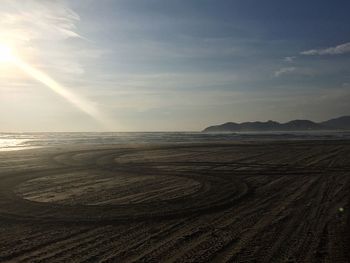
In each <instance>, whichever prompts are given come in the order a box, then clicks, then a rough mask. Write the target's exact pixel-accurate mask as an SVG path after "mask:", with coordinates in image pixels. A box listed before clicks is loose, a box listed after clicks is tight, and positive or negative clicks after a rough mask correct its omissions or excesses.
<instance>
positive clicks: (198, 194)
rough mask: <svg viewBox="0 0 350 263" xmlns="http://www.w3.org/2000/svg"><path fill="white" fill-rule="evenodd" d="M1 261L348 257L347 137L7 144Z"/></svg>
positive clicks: (2, 165) (0, 201)
mask: <svg viewBox="0 0 350 263" xmlns="http://www.w3.org/2000/svg"><path fill="white" fill-rule="evenodd" d="M0 180H1V183H0V248H1V249H0V261H1V262H349V260H350V255H349V252H348V251H350V246H349V232H350V227H349V220H350V219H349V218H350V217H349V200H350V141H298V142H297V141H285V142H283V141H276V142H240V143H207V144H206V143H197V144H167V145H166V144H163V145H123V146H118V145H115V146H113V145H111V146H108V147H107V146H99V147H96V146H80V147H78V146H74V147H73V146H69V147H68V146H65V147H56V148H40V149H31V150H24V151H17V152H1V153H0Z"/></svg>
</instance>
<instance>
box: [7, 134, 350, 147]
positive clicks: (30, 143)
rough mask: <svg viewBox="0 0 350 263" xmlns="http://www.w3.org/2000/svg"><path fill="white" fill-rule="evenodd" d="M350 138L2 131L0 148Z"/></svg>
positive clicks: (338, 136)
mask: <svg viewBox="0 0 350 263" xmlns="http://www.w3.org/2000/svg"><path fill="white" fill-rule="evenodd" d="M338 139H350V132H334V131H329V132H327V131H322V132H320V131H307V132H237V133H202V132H102V133H96V132H40V133H0V151H11V150H23V149H30V148H37V147H48V146H62V145H71V144H76V145H78V144H80V145H82V144H86V145H88V144H89V145H91V144H98V145H111V144H126V143H144V144H153V143H157V144H161V143H200V142H223V141H227V142H230V141H255V140H338Z"/></svg>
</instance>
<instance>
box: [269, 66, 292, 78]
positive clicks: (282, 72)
mask: <svg viewBox="0 0 350 263" xmlns="http://www.w3.org/2000/svg"><path fill="white" fill-rule="evenodd" d="M295 71H296V68H295V67H286V68H280V69H279V70H277V71H275V73H274V75H275V77H276V78H278V77H280V76H281V75H285V74H289V73H292V72H295Z"/></svg>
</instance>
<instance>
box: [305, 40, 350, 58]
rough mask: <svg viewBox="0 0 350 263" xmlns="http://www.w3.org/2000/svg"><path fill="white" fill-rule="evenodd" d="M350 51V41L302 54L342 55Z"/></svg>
mask: <svg viewBox="0 0 350 263" xmlns="http://www.w3.org/2000/svg"><path fill="white" fill-rule="evenodd" d="M345 53H350V42H348V43H344V44H341V45H338V46H335V47H328V48H323V49H311V50H306V51H303V52H301V53H300V54H301V55H305V56H316V55H319V56H322V55H341V54H345Z"/></svg>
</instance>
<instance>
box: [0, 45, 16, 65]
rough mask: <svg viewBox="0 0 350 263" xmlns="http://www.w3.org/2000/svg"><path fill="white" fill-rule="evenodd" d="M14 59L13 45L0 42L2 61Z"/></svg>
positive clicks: (0, 58) (0, 60)
mask: <svg viewBox="0 0 350 263" xmlns="http://www.w3.org/2000/svg"><path fill="white" fill-rule="evenodd" d="M13 59H14V55H13V50H12V48H11V47H9V46H7V45H4V44H0V62H8V61H11V60H13Z"/></svg>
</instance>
